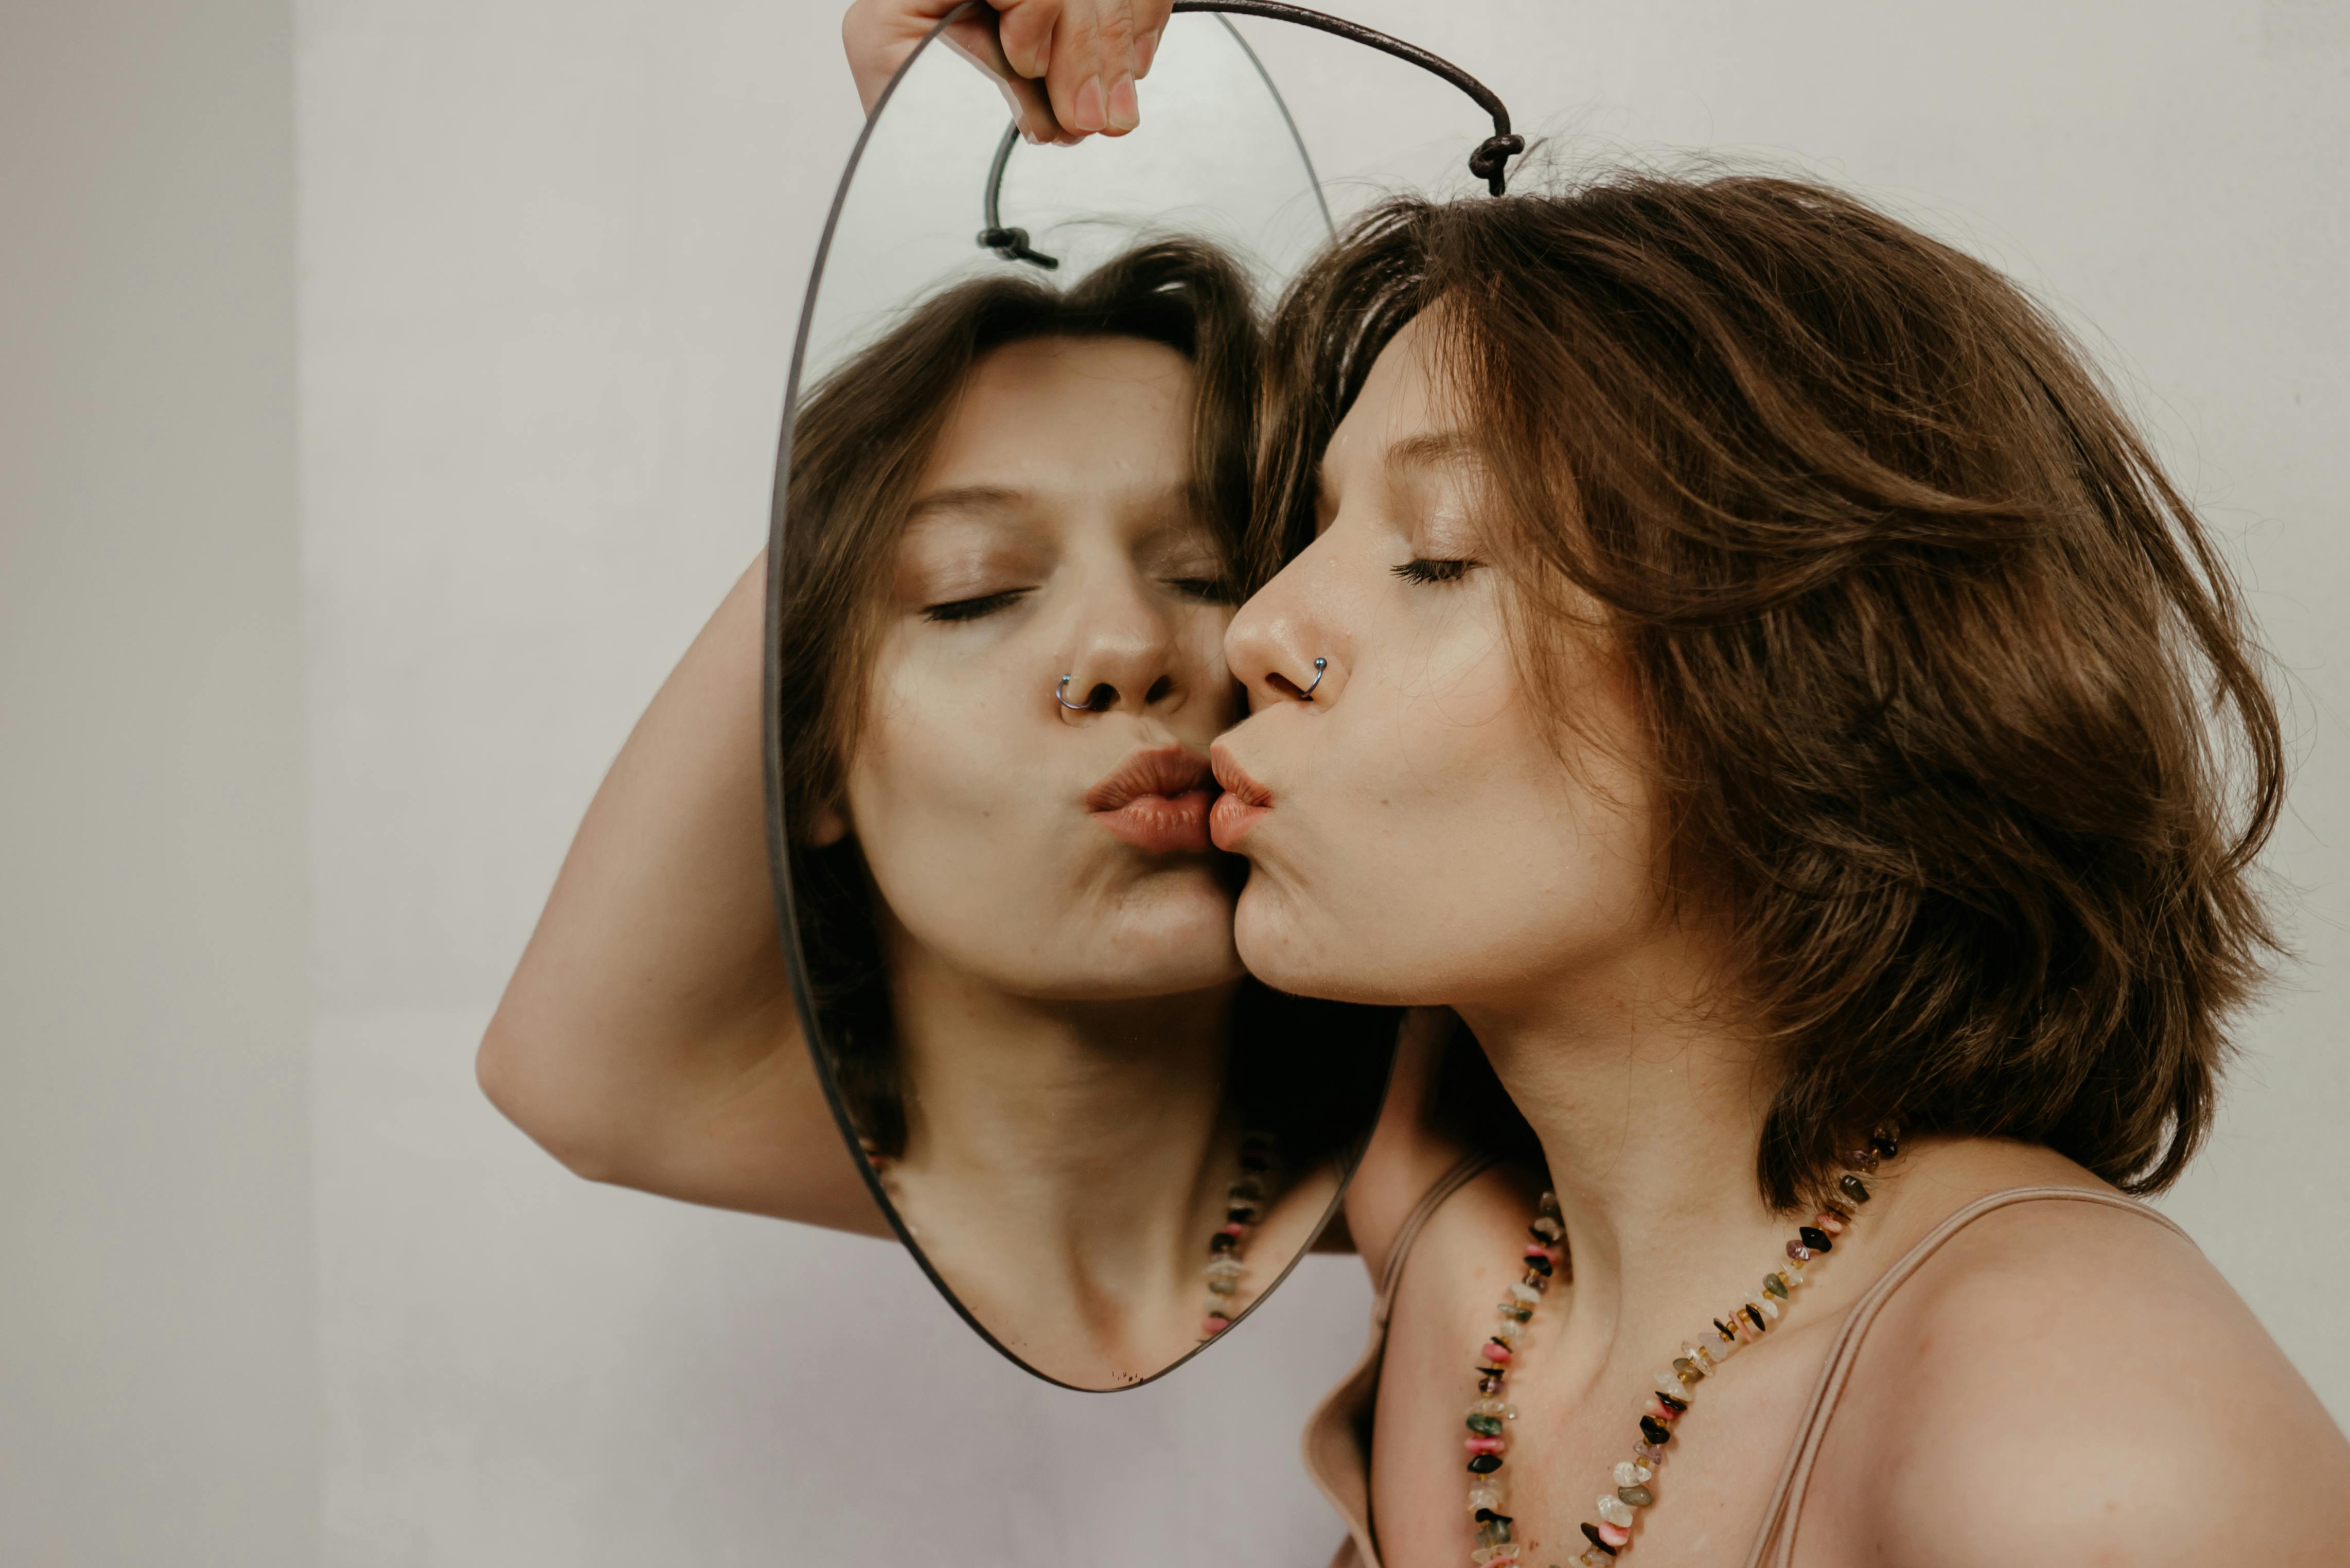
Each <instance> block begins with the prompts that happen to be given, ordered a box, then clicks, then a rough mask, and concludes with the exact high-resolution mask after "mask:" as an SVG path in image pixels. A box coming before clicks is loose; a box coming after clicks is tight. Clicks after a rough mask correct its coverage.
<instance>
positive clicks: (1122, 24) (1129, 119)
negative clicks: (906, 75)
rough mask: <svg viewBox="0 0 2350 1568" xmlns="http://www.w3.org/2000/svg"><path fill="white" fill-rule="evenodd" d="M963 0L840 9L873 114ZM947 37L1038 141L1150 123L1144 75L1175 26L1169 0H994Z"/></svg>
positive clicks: (1069, 140) (863, 96)
mask: <svg viewBox="0 0 2350 1568" xmlns="http://www.w3.org/2000/svg"><path fill="white" fill-rule="evenodd" d="M960 3H961V0H858V3H857V4H856V5H851V6H850V7H849V8H848V12H847V16H844V17H843V18H842V19H841V25H840V36H841V43H842V46H843V47H845V48H846V49H847V52H848V66H849V71H850V73H851V74H852V75H853V76H854V77H855V78H857V96H858V100H859V101H860V102H862V103H863V104H864V106H865V112H866V113H868V114H871V113H872V112H873V106H874V104H875V103H876V102H877V101H879V99H880V96H881V90H882V88H886V87H888V86H889V78H890V77H891V76H892V75H894V74H895V73H896V72H897V69H898V67H899V66H901V65H903V64H905V62H906V57H908V56H909V55H910V54H912V53H913V52H914V49H915V47H916V46H918V45H920V43H921V41H922V40H923V39H924V38H925V37H927V36H929V35H930V32H931V28H933V27H935V26H938V24H939V19H940V18H941V17H942V16H945V15H946V14H947V13H948V12H950V11H951V10H953V9H954V8H955V6H956V5H958V4H960ZM989 5H990V6H991V7H992V11H991V10H985V9H983V11H982V13H981V14H980V15H979V16H974V17H966V18H964V19H963V20H962V21H960V22H957V23H956V24H955V25H954V26H951V27H950V28H949V29H948V31H947V35H946V37H945V39H944V42H946V43H947V44H949V45H950V46H951V47H953V48H954V49H955V50H956V52H958V53H960V54H962V56H964V57H966V58H968V59H970V60H971V61H972V63H973V64H975V65H977V66H979V67H981V68H982V69H983V70H985V71H986V72H987V73H988V74H989V75H991V76H993V78H996V81H997V83H998V85H999V86H1000V87H1001V88H1003V99H1004V103H1005V104H1006V106H1007V107H1009V108H1010V109H1011V110H1012V114H1013V117H1014V119H1017V120H1018V121H1019V122H1020V129H1021V131H1022V133H1023V134H1024V135H1025V136H1026V137H1027V138H1028V140H1030V141H1032V142H1043V141H1051V142H1057V143H1059V144H1061V145H1063V146H1069V145H1073V144H1075V143H1076V142H1078V141H1082V140H1085V139H1086V138H1087V136H1090V135H1093V134H1095V133H1097V132H1098V133H1100V134H1102V135H1105V136H1123V135H1125V134H1126V133H1127V132H1128V131H1129V130H1133V129H1134V128H1135V127H1137V126H1138V125H1140V124H1141V123H1142V107H1141V101H1140V99H1139V94H1138V91H1137V88H1136V87H1135V84H1136V83H1137V82H1138V81H1139V80H1140V79H1141V78H1144V77H1147V76H1149V74H1150V60H1151V57H1152V55H1153V54H1155V53H1156V52H1157V50H1158V47H1159V35H1160V34H1161V32H1163V31H1164V29H1165V28H1166V26H1167V18H1168V14H1169V5H1170V0H989Z"/></svg>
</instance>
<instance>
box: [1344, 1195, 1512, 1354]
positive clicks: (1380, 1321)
mask: <svg viewBox="0 0 2350 1568" xmlns="http://www.w3.org/2000/svg"><path fill="white" fill-rule="evenodd" d="M1500 1163H1501V1157H1500V1156H1498V1155H1495V1154H1492V1153H1490V1152H1489V1153H1484V1154H1464V1155H1462V1156H1461V1158H1459V1159H1458V1160H1456V1161H1454V1162H1453V1165H1452V1168H1451V1169H1450V1170H1447V1171H1446V1172H1445V1173H1444V1174H1443V1175H1442V1176H1440V1177H1438V1178H1437V1179H1435V1181H1433V1182H1431V1183H1430V1185H1429V1189H1428V1190H1427V1191H1425V1192H1423V1193H1421V1194H1420V1195H1419V1202H1418V1203H1416V1204H1414V1205H1412V1210H1411V1212H1410V1213H1409V1214H1408V1215H1406V1216H1405V1217H1404V1222H1403V1226H1402V1228H1401V1229H1400V1230H1399V1231H1396V1239H1395V1244H1394V1245H1393V1246H1391V1247H1389V1248H1388V1266H1387V1270H1386V1272H1383V1273H1382V1274H1381V1275H1380V1276H1379V1293H1378V1297H1377V1299H1375V1300H1374V1301H1373V1302H1372V1303H1371V1322H1372V1323H1373V1324H1375V1325H1377V1326H1378V1327H1379V1328H1385V1327H1386V1326H1387V1321H1388V1309H1389V1308H1390V1307H1392V1306H1393V1305H1394V1304H1395V1293H1396V1286H1397V1284H1398V1283H1399V1282H1401V1281H1402V1279H1403V1265H1404V1261H1405V1260H1406V1259H1408V1258H1409V1257H1410V1256H1411V1244H1412V1243H1413V1242H1414V1241H1418V1240H1419V1231H1420V1227H1422V1226H1423V1225H1426V1224H1427V1223H1428V1221H1429V1218H1430V1216H1431V1215H1433V1214H1434V1213H1435V1212H1436V1211H1437V1210H1439V1209H1440V1208H1442V1207H1443V1206H1444V1200H1445V1199H1448V1198H1450V1197H1451V1196H1452V1195H1453V1194H1454V1193H1456V1192H1458V1191H1460V1190H1461V1189H1462V1188H1464V1187H1466V1186H1468V1185H1469V1184H1470V1183H1471V1182H1472V1181H1474V1180H1476V1179H1477V1178H1479V1177H1481V1176H1482V1175H1484V1174H1485V1172H1487V1171H1489V1170H1491V1169H1492V1168H1493V1167H1495V1166H1496V1165H1499V1164H1500Z"/></svg>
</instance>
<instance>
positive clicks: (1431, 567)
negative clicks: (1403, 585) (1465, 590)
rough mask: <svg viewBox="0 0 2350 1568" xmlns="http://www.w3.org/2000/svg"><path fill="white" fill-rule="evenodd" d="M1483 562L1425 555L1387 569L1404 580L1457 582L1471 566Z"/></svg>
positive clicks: (1466, 573) (1480, 564) (1468, 571)
mask: <svg viewBox="0 0 2350 1568" xmlns="http://www.w3.org/2000/svg"><path fill="white" fill-rule="evenodd" d="M1484 564H1485V563H1484V562H1482V561H1471V560H1468V559H1466V558H1462V559H1460V560H1451V561H1444V560H1433V559H1430V557H1428V556H1413V557H1412V558H1411V559H1410V560H1409V561H1406V562H1405V563H1404V564H1403V565H1402V566H1390V567H1388V570H1389V571H1391V572H1393V573H1395V575H1396V576H1399V577H1401V578H1403V579H1404V580H1405V581H1406V582H1412V583H1457V582H1459V581H1460V580H1461V578H1463V577H1465V576H1468V575H1469V573H1470V571H1471V569H1472V568H1474V567H1477V566H1483V565H1484Z"/></svg>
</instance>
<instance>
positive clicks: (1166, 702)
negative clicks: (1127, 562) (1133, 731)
mask: <svg viewBox="0 0 2350 1568" xmlns="http://www.w3.org/2000/svg"><path fill="white" fill-rule="evenodd" d="M1078 599H1079V603H1080V604H1081V605H1082V609H1081V610H1080V612H1079V616H1078V621H1077V625H1076V628H1075V631H1074V633H1073V635H1072V636H1071V638H1070V639H1069V644H1068V646H1069V649H1070V652H1069V654H1068V655H1067V658H1066V662H1064V663H1063V665H1062V667H1061V670H1060V672H1059V674H1060V679H1059V683H1058V687H1057V690H1056V691H1055V701H1057V702H1058V703H1059V705H1060V711H1061V717H1062V718H1064V719H1069V720H1074V719H1076V716H1077V715H1078V714H1080V713H1088V712H1090V713H1112V712H1128V713H1137V714H1139V713H1146V712H1147V713H1151V714H1155V715H1158V716H1159V717H1162V718H1163V717H1166V716H1169V715H1171V714H1172V713H1174V712H1175V711H1178V710H1180V708H1181V707H1182V706H1183V704H1184V702H1185V701H1188V700H1189V699H1190V698H1191V696H1192V695H1193V693H1194V691H1195V690H1196V689H1197V688H1198V687H1199V685H1200V684H1201V676H1202V673H1203V672H1202V671H1201V670H1194V669H1188V668H1186V663H1187V661H1186V659H1185V649H1184V648H1183V646H1182V639H1181V638H1180V635H1179V628H1178V627H1177V624H1176V620H1175V618H1174V617H1172V616H1170V614H1169V613H1168V609H1167V607H1165V606H1163V605H1161V604H1160V603H1159V602H1158V601H1157V599H1156V598H1155V597H1154V596H1153V594H1152V592H1151V589H1150V587H1149V585H1148V584H1146V583H1145V582H1143V581H1142V580H1140V578H1139V576H1138V575H1136V574H1133V573H1130V572H1118V573H1111V574H1106V575H1105V579H1104V580H1101V581H1097V582H1096V583H1094V584H1092V585H1090V586H1089V587H1088V589H1087V591H1086V592H1085V593H1083V594H1081V595H1079V596H1078ZM1193 640H1194V641H1198V640H1199V639H1197V638H1194V639H1193ZM1201 661H1202V659H1201V650H1200V649H1192V650H1191V659H1190V660H1189V662H1190V663H1191V664H1198V663H1200V662H1201ZM1205 661H1206V662H1209V663H1212V662H1213V661H1214V656H1213V652H1212V645H1211V648H1210V650H1209V651H1208V652H1207V654H1206V659H1205ZM1219 673H1220V672H1219Z"/></svg>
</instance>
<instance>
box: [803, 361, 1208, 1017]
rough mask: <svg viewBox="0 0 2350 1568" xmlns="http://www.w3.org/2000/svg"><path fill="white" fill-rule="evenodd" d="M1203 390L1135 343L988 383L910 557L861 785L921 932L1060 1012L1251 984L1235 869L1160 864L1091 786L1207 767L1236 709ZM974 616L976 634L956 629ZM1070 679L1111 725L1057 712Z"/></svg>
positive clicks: (862, 749)
mask: <svg viewBox="0 0 2350 1568" xmlns="http://www.w3.org/2000/svg"><path fill="white" fill-rule="evenodd" d="M1190 400H1191V367H1190V365H1189V364H1188V363H1187V362H1186V361H1185V360H1184V358H1182V356H1180V355H1179V354H1177V353H1176V352H1175V351H1174V350H1172V349H1170V348H1161V347H1159V345H1157V344H1152V343H1143V342H1139V341H1135V340H1132V339H1122V338H1104V339H1082V340H1067V339H1061V340H1054V339H1039V340H1037V341H1034V342H1028V343H1019V344H1014V345H1012V346H1010V347H1008V348H1002V349H999V350H997V351H996V352H995V353H993V354H992V355H990V356H989V357H988V358H986V359H985V360H984V361H983V362H982V363H981V365H980V366H979V367H978V368H977V369H974V370H973V372H972V377H971V379H970V382H969V384H968V385H967V386H966V388H965V389H964V393H963V397H962V400H961V401H960V402H959V404H958V405H957V408H956V410H955V412H954V414H953V416H952V417H951V420H950V421H949V422H948V424H947V427H946V429H945V430H944V431H942V432H941V438H940V441H939V444H938V447H937V450H936V451H935V452H933V454H932V455H931V464H930V468H929V471H928V472H927V473H926V474H925V476H924V478H923V481H922V483H921V485H920V490H919V492H918V493H917V495H916V497H915V502H914V508H913V521H912V522H911V523H910V524H909V526H908V528H907V531H906V533H905V535H904V536H903V538H902V539H901V541H900V543H899V549H898V555H897V563H896V574H895V580H894V583H893V585H892V594H893V598H894V602H893V603H892V604H891V605H890V606H889V615H888V618H887V621H886V623H885V628H884V630H883V632H882V637H881V643H880V647H879V650H878V653H877V656H876V659H875V660H874V668H873V671H872V677H871V680H869V682H868V695H867V699H866V706H865V712H864V721H863V724H862V727H861V730H860V733H859V737H858V747H857V752H856V755H855V758H854V761H853V763H852V764H851V766H850V769H849V775H848V788H847V794H848V801H849V813H848V815H849V820H848V821H847V822H845V823H843V822H833V823H828V824H827V825H826V826H827V833H828V834H832V835H837V834H838V833H840V832H843V831H854V832H855V833H856V835H857V836H858V841H859V844H860V846H861V847H862V848H863V850H864V854H865V861H866V865H867V867H868V869H869V870H870V872H871V873H872V876H873V878H874V881H875V883H876V884H877V885H878V886H879V889H880V891H881V895H882V898H883V900H884V901H885V902H886V903H887V904H888V906H889V910H890V911H891V914H892V916H893V918H894V923H895V926H896V927H897V928H898V930H897V938H898V940H896V941H895V943H894V944H893V945H894V946H895V947H896V948H897V949H898V950H899V952H898V954H897V956H899V958H900V960H901V964H900V968H901V969H902V968H903V967H904V962H907V961H914V952H913V950H915V949H920V950H921V951H922V952H923V953H925V954H927V955H929V956H930V957H931V958H932V959H934V960H935V961H937V962H939V963H940V964H942V965H943V966H945V967H946V968H948V969H951V970H952V971H958V972H960V973H961V974H963V975H965V976H969V977H971V978H972V979H974V980H978V981H984V982H986V983H988V984H991V985H993V987H995V988H996V989H998V990H1001V991H1003V992H1010V993H1017V994H1021V995H1025V996H1029V997H1035V998H1049V999H1063V1000H1085V999H1093V1000H1109V999H1116V998H1126V997H1139V996H1162V997H1163V996H1169V995H1174V994H1179V993H1183V992H1198V991H1202V990H1206V989H1209V988H1211V987H1222V986H1226V985H1228V984H1229V983H1230V982H1231V981H1234V980H1236V979H1238V978H1239V975H1240V963H1239V960H1238V958H1237V957H1236V956H1235V955H1234V953H1233V951H1232V895H1231V893H1230V892H1229V891H1228V890H1227V888H1226V887H1225V883H1224V880H1223V877H1222V875H1221V874H1220V869H1219V867H1218V866H1217V864H1216V862H1215V857H1214V856H1213V854H1212V852H1211V851H1208V850H1206V849H1205V847H1204V846H1202V848H1201V851H1200V852H1198V853H1192V854H1171V855H1150V854H1146V853H1144V852H1142V851H1141V850H1139V849H1137V848H1135V847H1134V846H1130V845H1128V844H1125V843H1122V842H1120V841H1119V840H1118V839H1117V838H1115V837H1113V836H1110V835H1109V834H1108V833H1107V832H1105V831H1102V830H1101V829H1100V828H1099V827H1098V826H1096V825H1095V824H1094V823H1093V822H1092V821H1091V820H1090V819H1091V815H1092V814H1091V813H1090V812H1089V811H1088V809H1087V805H1086V794H1087V789H1088V788H1089V787H1090V786H1092V785H1093V784H1096V782H1097V781H1098V780H1100V779H1101V778H1103V777H1104V776H1105V775H1107V774H1110V773H1111V772H1113V771H1114V770H1115V769H1116V768H1117V767H1118V765H1119V764H1120V763H1123V762H1124V761H1125V760H1126V759H1127V758H1128V757H1129V756H1131V755H1133V754H1134V753H1138V752H1141V751H1146V750H1150V749H1156V748H1160V747H1166V746H1178V747H1180V748H1181V749H1182V750H1183V751H1185V752H1187V753H1192V754H1193V755H1195V756H1204V754H1205V753H1206V751H1207V747H1208V743H1209V742H1211V741H1212V740H1213V739H1215V737H1216V735H1217V733H1218V732H1220V731H1222V729H1223V728H1224V727H1225V725H1226V724H1227V723H1229V722H1230V721H1231V719H1232V716H1233V713H1234V711H1235V704H1234V702H1233V700H1232V680H1231V678H1230V676H1229V675H1228V674H1227V673H1226V672H1225V670H1224V661H1223V649H1222V637H1223V628H1224V623H1225V622H1226V620H1228V619H1229V618H1231V614H1232V607H1231V605H1230V604H1229V602H1228V598H1227V595H1226V594H1225V592H1224V590H1223V587H1222V580H1223V567H1222V562H1221V560H1220V559H1219V557H1218V555H1217V551H1216V546H1215V544H1214V541H1213V539H1212V537H1211V535H1209V534H1208V532H1207V531H1206V529H1205V527H1204V526H1203V525H1202V524H1201V520H1200V519H1199V518H1197V517H1196V516H1195V515H1194V514H1193V512H1192V509H1191V500H1190V495H1189V485H1188V480H1189V473H1190V452H1189V449H1188V440H1187V438H1188V414H1189V406H1190ZM943 616H951V617H954V618H951V619H947V618H941V617H943ZM1057 672H1066V673H1070V674H1072V675H1073V676H1074V677H1075V678H1074V679H1073V680H1072V681H1071V682H1070V685H1069V691H1071V692H1072V693H1075V694H1085V695H1087V696H1090V697H1092V698H1093V699H1094V700H1095V703H1096V706H1097V709H1098V710H1099V711H1086V712H1071V711H1068V710H1067V709H1066V708H1064V707H1062V706H1061V705H1060V703H1058V702H1057V701H1055V700H1054V680H1055V675H1056V673H1057Z"/></svg>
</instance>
